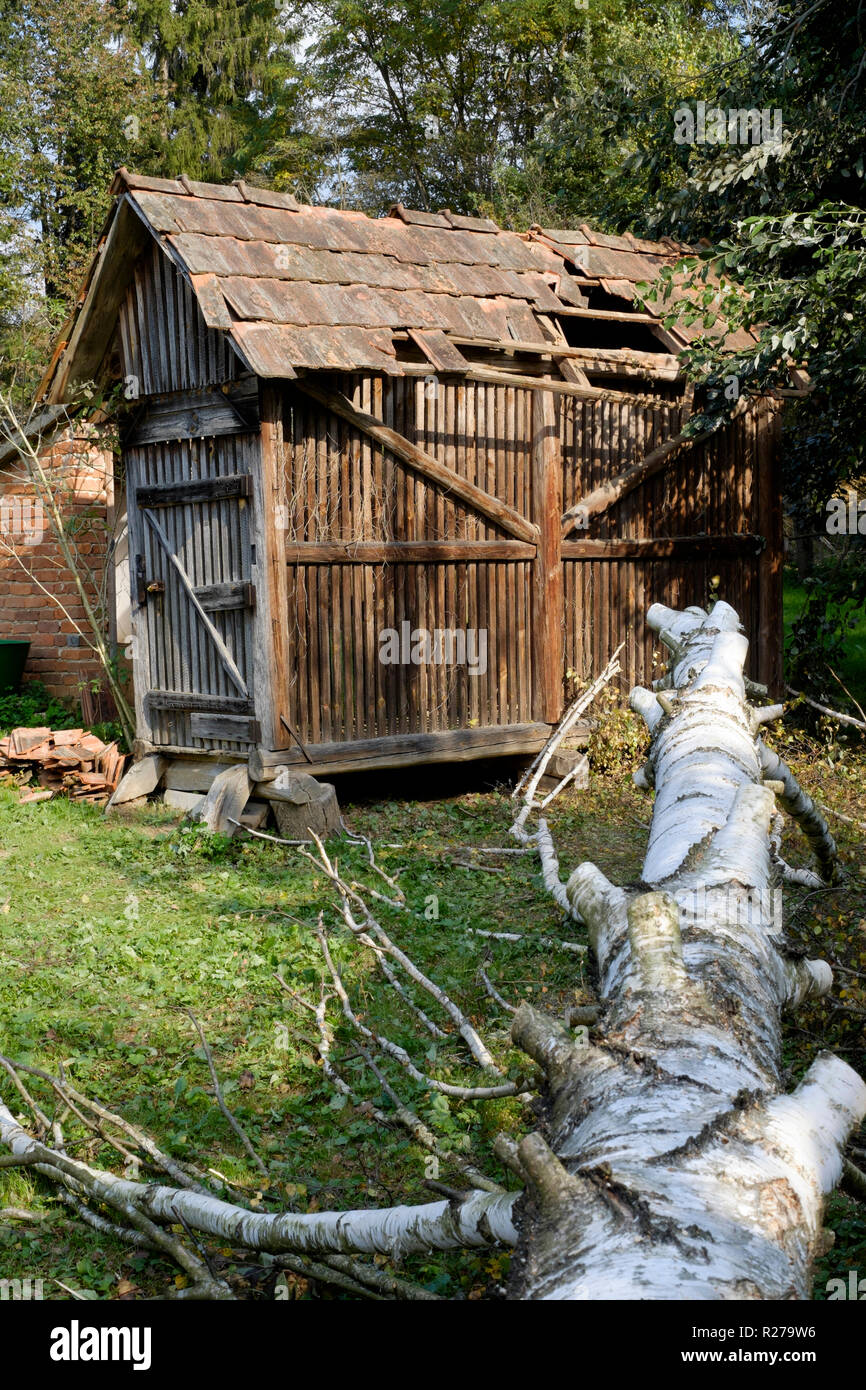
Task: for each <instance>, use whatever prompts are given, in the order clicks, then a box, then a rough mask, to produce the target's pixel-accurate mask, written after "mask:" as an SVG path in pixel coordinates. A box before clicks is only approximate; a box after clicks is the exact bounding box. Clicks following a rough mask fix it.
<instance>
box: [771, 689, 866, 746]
mask: <svg viewBox="0 0 866 1390" xmlns="http://www.w3.org/2000/svg"><path fill="white" fill-rule="evenodd" d="M836 679H837V680H839V677H838V676H837V677H836ZM839 684H840V685H841V684H842V682H841V681H839ZM785 689H786V690H787V692H788V694H789V695H793V696H794V698H795V699H796V700H802V701H803V703H804V705H810V706H811V708H812V709H814V710H817V711H818V713H819V714H826V715H827V717H828V719H835V720H836V723H837V724H846V725H848V727H849V728H852V729H859V730H860V732H861V733H864V732H866V721H864V720H862V719H855V718H854V716H853V714H842V713H841V711H840V710H837V709H831V708H830V706H829V705H822V704H821V703H820V702H819V701H818V700H813V699H811V697H810V696H809V695H804V694H803V692H802V690H794V689H793V688H792V687H791V686H790V685H786V686H785ZM842 689H843V690H844V689H845V687H844V686H842ZM845 693H846V694H847V693H848V692H847V691H846V692H845ZM851 698H852V699H853V696H852V697H851ZM861 714H862V710H861Z"/></svg>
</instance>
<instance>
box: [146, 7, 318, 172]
mask: <svg viewBox="0 0 866 1390" xmlns="http://www.w3.org/2000/svg"><path fill="white" fill-rule="evenodd" d="M122 14H123V20H124V26H125V31H126V32H127V33H128V34H129V35H130V36H131V38H132V39H133V41H134V42H135V43H136V44H138V45H140V47H141V49H142V51H143V52H144V53H145V54H146V55H147V63H148V68H149V71H150V75H151V78H152V81H153V84H154V87H155V88H156V89H157V90H158V91H159V92H160V94H161V96H162V99H163V101H164V103H165V105H164V106H163V108H162V129H161V141H160V146H159V151H158V156H157V163H158V172H159V173H161V174H164V175H165V174H178V173H186V174H189V175H190V176H191V177H192V178H200V179H207V180H211V181H212V182H215V183H219V182H229V181H231V179H232V178H234V177H236V176H237V175H238V174H242V173H243V172H244V170H245V169H246V168H247V166H248V164H249V162H250V160H251V159H252V158H253V157H254V154H255V153H256V152H260V151H261V130H260V127H261V125H262V123H263V122H264V123H265V124H267V122H268V118H269V117H270V115H271V114H272V111H273V103H274V102H275V100H276V98H277V96H278V95H279V97H280V99H281V101H282V102H283V103H284V104H285V103H287V101H288V91H289V79H290V76H291V62H290V48H291V45H292V43H293V42H294V40H295V39H296V37H297V34H296V32H295V30H294V29H293V28H288V29H287V28H286V24H285V15H284V12H283V11H282V10H281V7H280V5H279V4H275V3H274V0H180V3H175V2H174V0H126V3H124V4H123V9H122ZM154 172H157V170H156V169H155V170H154Z"/></svg>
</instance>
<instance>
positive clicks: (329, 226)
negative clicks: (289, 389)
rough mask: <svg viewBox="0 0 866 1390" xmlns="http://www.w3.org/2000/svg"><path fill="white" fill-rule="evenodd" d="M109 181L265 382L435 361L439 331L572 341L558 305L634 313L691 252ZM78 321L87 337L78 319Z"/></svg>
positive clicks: (82, 303) (259, 192) (147, 181)
mask: <svg viewBox="0 0 866 1390" xmlns="http://www.w3.org/2000/svg"><path fill="white" fill-rule="evenodd" d="M112 192H113V193H115V194H116V195H117V197H118V203H126V204H128V205H129V207H130V208H131V209H133V210H134V212H135V213H136V214H137V215H138V218H140V219H141V221H142V222H144V223H145V224H146V225H147V227H148V228H149V229H150V232H151V233H152V235H153V236H155V237H156V238H157V239H158V241H159V242H160V244H161V245H162V247H163V249H164V250H165V252H166V253H167V255H169V256H170V257H171V258H172V260H173V261H174V262H175V264H176V265H177V266H178V267H179V269H180V270H181V272H182V273H183V275H184V276H185V277H186V278H187V279H188V280H189V283H190V284H191V286H192V288H193V290H194V292H195V295H196V298H197V300H198V303H199V306H200V308H201V311H202V314H203V316H204V318H205V321H206V322H207V323H208V325H209V326H211V327H213V328H216V329H220V330H223V331H225V332H226V334H227V335H228V336H229V338H230V340H231V342H232V344H233V346H234V347H235V349H236V350H237V352H238V353H239V355H240V357H241V358H242V359H243V361H244V362H245V363H246V364H247V366H248V367H249V368H250V369H251V370H252V371H254V372H256V373H257V374H258V375H260V376H263V377H287V376H288V377H290V376H292V375H293V374H294V372H295V369H301V370H316V369H331V370H354V369H369V368H373V369H377V370H384V371H390V372H397V373H399V372H400V371H401V370H402V368H401V365H400V361H399V357H398V345H400V347H401V352H403V355H405V352H404V351H403V345H405V344H406V342H407V341H408V339H407V335H409V337H410V338H412V339H413V341H414V343H415V345H416V346H420V347H421V348H422V350H423V351H425V352H427V353H428V355H431V354H430V351H428V349H432V356H431V360H433V361H435V360H436V352H435V341H434V339H435V338H436V337H438V335H447V336H448V337H449V338H450V339H451V340H452V342H454V343H458V344H459V343H462V344H463V345H467V344H468V345H470V346H471V345H472V344H478V345H479V346H482V345H485V344H494V343H509V342H522V343H526V344H543V343H547V342H559V343H562V342H563V341H564V339H563V332H562V328H561V326H560V325H561V323H562V321H563V316H566V317H567V316H568V315H569V314H571V315H575V314H576V315H577V316H579V317H580V316H581V315H583V314H585V315H586V316H587V317H591V316H592V306H593V302H594V300H595V302H597V297H598V295H599V293H601V294H602V295H603V296H605V297H606V296H614V297H615V300H619V301H621V304H620V306H619V307H620V309H621V311H622V313H623V314H628V313H630V312H632V311H634V312H635V313H637V306H636V305H635V304H634V285H635V283H636V282H637V281H641V280H650V281H651V280H654V279H655V278H656V276H657V274H658V271H659V269H660V268H661V266H662V265H664V264H666V263H672V262H674V261H675V260H676V259H677V258H678V256H679V255H680V254H682V250H683V248H681V247H678V246H676V245H675V244H674V243H673V242H670V241H663V242H649V241H642V240H640V239H639V238H636V237H633V236H631V235H629V234H626V235H624V236H605V235H602V234H600V233H596V232H593V231H592V230H591V228H589V227H588V226H586V225H582V226H581V227H579V228H578V229H576V230H574V231H561V230H552V229H548V228H541V227H533V228H531V229H530V230H529V231H528V232H526V233H523V234H519V233H517V232H512V231H506V230H503V229H501V228H500V227H497V225H496V223H494V222H492V221H490V220H489V219H488V218H484V217H465V216H460V215H457V214H454V213H451V212H439V213H428V212H417V211H412V210H410V209H407V208H404V207H403V206H402V205H401V204H398V205H397V206H396V207H394V208H392V210H391V214H390V215H389V216H388V217H381V218H372V217H368V216H367V215H366V214H365V213H362V212H353V211H344V210H338V209H334V208H328V207H309V206H305V205H303V204H300V203H298V202H297V201H296V199H295V198H294V197H292V195H291V194H289V193H279V192H274V191H272V190H269V189H263V188H256V187H253V186H252V185H250V184H248V183H245V182H244V181H243V180H242V179H238V180H236V181H235V182H234V183H233V184H230V185H222V184H210V183H201V182H197V181H195V180H192V179H189V178H187V177H186V176H185V175H184V176H181V177H180V178H178V179H161V178H150V177H147V176H144V175H139V174H133V173H130V172H129V171H128V170H126V169H120V170H119V171H118V173H117V174H116V176H115V180H114V183H113V185H112ZM115 210H117V209H115ZM136 220H137V219H136V218H133V221H136ZM109 235H110V231H109ZM95 265H96V261H95V262H94V266H95ZM93 277H94V270H93V269H92V271H91V277H90V279H89V281H88V284H87V285H86V286H85V289H84V291H83V293H82V296H81V298H80V300H79V307H78V311H77V312H78V313H81V311H84V310H86V306H87V303H88V297H89V295H90V291H91V290H93V291H94V292H95V291H96V284H95V281H94V278H93ZM593 297H594V299H593ZM614 302H615V301H614ZM607 303H608V309H609V308H610V301H609V300H608V301H607ZM609 317H614V318H617V317H619V315H616V314H615V315H609ZM557 318H559V320H560V323H559V324H557V323H556V322H555V320H556V319H557ZM638 321H639V322H640V320H638ZM643 322H644V323H646V319H645V318H644V319H643ZM77 331H78V337H79V340H80V338H81V335H82V331H83V324H79V325H78V330H77ZM75 333H76V329H75V325H74V324H73V326H72V331H71V333H70V334H69V335H67V338H66V341H67V342H69V343H70V344H72V345H73V346H74V345H75V342H76V337H75ZM395 335H396V341H395ZM416 335H420V336H416ZM425 335H432V337H431V339H430V340H429V341H428V340H427V339H425ZM690 336H691V335H690V334H689V333H688V331H687V330H684V331H680V330H674V332H673V334H669V335H668V340H667V342H665V341H664V340H663V341H662V342H660V343H659V351H664V350H665V347H667V349H668V351H670V350H673V351H676V350H677V348H678V347H679V346H681V345H684V344H685V343H686V342H687V341H688V338H689V337H690ZM439 343H440V348H441V339H439ZM446 346H447V347H448V349H449V351H450V352H451V353H454V352H455V351H457V349H455V347H453V346H452V345H451V344H448V345H446ZM61 350H62V349H61ZM75 350H77V348H76V349H75ZM59 355H60V354H59V353H58V354H57V357H56V358H55V363H54V364H53V365H52V369H51V371H50V372H49V378H48V379H49V380H50V378H51V375H52V373H53V371H54V366H55V365H57V358H59ZM68 365H69V364H68V363H67V364H66V367H67V368H68ZM63 377H64V372H63V371H61V373H60V379H59V380H60V381H62V379H63ZM56 389H59V383H58V387H57V388H56Z"/></svg>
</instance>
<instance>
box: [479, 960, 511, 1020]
mask: <svg viewBox="0 0 866 1390" xmlns="http://www.w3.org/2000/svg"><path fill="white" fill-rule="evenodd" d="M478 974H479V975H480V977H481V983H482V984H483V985H484V988H485V989H486V990H487V993H488V994H489V995H490V998H491V999H492V1000H493V1001H494V1003H496V1004H498V1005H499V1007H500V1009H504V1010H505V1012H506V1013H509V1014H516V1013H517V1009H516V1008H515V1007H514V1005H513V1004H509V1003H508V1001H507V1000H506V999H503V998H502V995H501V994H500V993H499V991H498V990H497V989H496V987H495V985H493V983H492V982H491V980H490V978H489V976H488V975H487V972H486V971H485V970H484V969H483V968H482V967H481V966H480V965H479V967H478Z"/></svg>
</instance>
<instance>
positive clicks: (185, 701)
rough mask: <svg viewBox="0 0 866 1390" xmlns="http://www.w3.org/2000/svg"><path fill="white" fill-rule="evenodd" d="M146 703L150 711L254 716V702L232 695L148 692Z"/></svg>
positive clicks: (165, 691) (186, 691) (174, 691)
mask: <svg viewBox="0 0 866 1390" xmlns="http://www.w3.org/2000/svg"><path fill="white" fill-rule="evenodd" d="M144 699H145V703H146V705H147V706H148V708H149V709H164V710H178V711H179V712H182V713H186V712H187V711H189V710H200V711H201V712H202V713H203V714H252V713H253V712H254V711H253V703H252V700H249V699H247V700H239V699H235V698H234V697H233V696H230V695H198V694H196V693H195V692H194V691H192V690H148V691H147V693H146V694H145V697H144Z"/></svg>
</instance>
